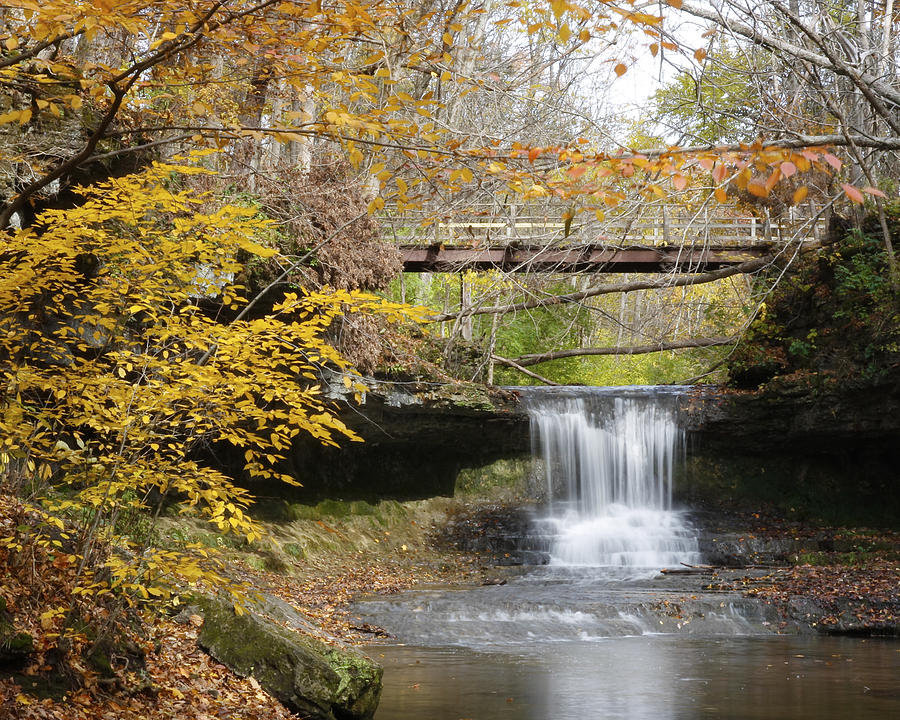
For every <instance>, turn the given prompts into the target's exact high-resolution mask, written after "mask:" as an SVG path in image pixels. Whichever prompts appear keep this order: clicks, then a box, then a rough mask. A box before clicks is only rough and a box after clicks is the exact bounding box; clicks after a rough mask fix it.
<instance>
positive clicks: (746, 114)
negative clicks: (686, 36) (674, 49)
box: [653, 45, 767, 143]
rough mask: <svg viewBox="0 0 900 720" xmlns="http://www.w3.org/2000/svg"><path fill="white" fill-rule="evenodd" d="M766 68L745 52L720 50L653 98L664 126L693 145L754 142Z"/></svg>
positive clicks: (725, 48)
mask: <svg viewBox="0 0 900 720" xmlns="http://www.w3.org/2000/svg"><path fill="white" fill-rule="evenodd" d="M763 62H764V59H763V58H761V57H758V56H757V55H754V54H753V53H752V52H751V51H747V50H744V49H738V50H733V49H731V48H729V47H728V46H727V45H723V46H722V47H719V48H718V49H715V50H714V51H713V52H712V53H711V54H710V55H709V57H707V58H706V61H705V62H704V63H703V64H702V65H701V66H699V68H695V69H693V70H692V71H690V72H687V71H683V72H680V73H679V74H678V75H677V76H676V77H675V79H674V80H672V81H671V82H669V83H668V84H667V85H665V86H664V87H662V88H660V89H659V90H657V91H656V92H655V93H654V95H653V101H654V103H655V104H656V111H657V114H658V120H659V122H661V123H662V124H663V125H665V126H667V127H670V128H672V129H673V131H674V130H677V132H678V133H683V134H684V136H685V137H687V138H690V140H691V141H693V142H697V141H702V142H707V143H725V142H735V141H740V140H747V139H748V138H752V137H755V135H756V132H757V131H756V127H757V122H758V120H759V118H760V115H761V112H762V109H763V108H762V104H763V102H764V100H763V98H762V97H761V96H760V91H759V89H758V88H759V86H760V84H762V80H761V77H762V75H763V74H765V73H766V72H767V69H766V68H765V66H764V64H763ZM751 75H754V76H755V77H756V78H758V79H759V80H758V81H757V82H758V83H759V84H757V82H754V81H752V80H750V79H749V77H750V76H751Z"/></svg>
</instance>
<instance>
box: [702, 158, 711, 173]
mask: <svg viewBox="0 0 900 720" xmlns="http://www.w3.org/2000/svg"><path fill="white" fill-rule="evenodd" d="M699 162H700V167H702V168H703V169H704V170H712V169H713V160H712V158H700V161H699Z"/></svg>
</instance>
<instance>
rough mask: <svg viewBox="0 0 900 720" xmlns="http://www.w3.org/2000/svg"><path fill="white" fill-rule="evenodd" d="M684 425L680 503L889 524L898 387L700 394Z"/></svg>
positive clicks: (899, 482)
mask: <svg viewBox="0 0 900 720" xmlns="http://www.w3.org/2000/svg"><path fill="white" fill-rule="evenodd" d="M685 418H686V427H687V430H688V434H689V438H690V448H689V453H688V459H687V463H686V467H685V470H684V472H683V476H682V477H681V478H679V482H678V483H677V484H676V487H678V488H679V494H680V495H681V498H682V500H684V501H685V502H688V503H699V504H707V505H709V504H712V505H722V506H725V505H729V504H730V505H736V506H748V507H751V506H752V505H753V504H754V503H764V504H769V505H773V506H776V507H778V508H779V509H780V510H782V511H784V512H787V513H792V512H794V513H797V514H807V515H812V516H816V517H819V518H821V519H824V520H827V521H831V522H841V523H845V522H854V523H863V524H878V525H895V524H896V523H897V517H898V513H900V493H898V488H900V476H898V470H897V468H898V467H900V383H893V382H891V383H884V384H863V383H859V384H855V385H853V384H845V385H843V386H840V387H839V386H835V385H831V386H826V387H812V386H810V385H809V384H803V385H800V384H794V385H790V384H787V383H784V384H775V383H770V384H769V385H768V386H767V388H766V389H765V390H764V391H760V392H755V393H746V392H705V393H701V394H699V395H698V397H697V398H696V399H695V400H694V402H693V403H692V404H691V406H690V407H688V408H687V409H686V412H685Z"/></svg>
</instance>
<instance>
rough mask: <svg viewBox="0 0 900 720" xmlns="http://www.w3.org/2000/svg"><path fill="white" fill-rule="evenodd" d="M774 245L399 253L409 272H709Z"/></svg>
mask: <svg viewBox="0 0 900 720" xmlns="http://www.w3.org/2000/svg"><path fill="white" fill-rule="evenodd" d="M771 247H772V246H771V244H769V243H754V244H753V245H744V246H734V245H730V246H715V245H713V246H706V247H696V248H693V247H690V246H687V247H682V246H679V245H660V246H655V247H639V246H632V247H626V248H621V247H610V246H608V245H599V244H592V245H580V246H576V247H569V248H559V247H557V248H547V247H545V246H538V245H518V244H516V245H505V246H493V247H475V246H471V245H469V246H459V245H456V246H452V247H446V246H443V245H431V246H427V247H423V246H421V245H401V246H400V253H401V255H402V258H403V269H404V271H406V272H462V271H464V270H482V271H484V270H502V271H503V272H541V273H573V272H606V273H616V272H619V273H631V272H637V273H663V272H673V271H675V272H706V271H709V270H719V269H721V268H726V267H733V266H734V265H739V264H740V263H743V262H747V261H748V260H755V259H757V258H761V257H765V256H766V255H768V254H769V253H770V252H771Z"/></svg>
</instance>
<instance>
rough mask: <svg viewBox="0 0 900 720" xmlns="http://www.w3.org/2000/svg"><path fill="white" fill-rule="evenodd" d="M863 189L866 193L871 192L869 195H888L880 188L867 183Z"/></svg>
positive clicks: (884, 196)
mask: <svg viewBox="0 0 900 720" xmlns="http://www.w3.org/2000/svg"><path fill="white" fill-rule="evenodd" d="M862 191H863V192H864V193H869V195H877V196H878V197H883V198H886V197H887V195H885V194H884V193H883V192H881V190H879V189H878V188H874V187H872V186H871V185H866V186H865V187H864V188H863V189H862Z"/></svg>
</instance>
